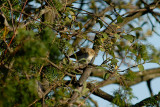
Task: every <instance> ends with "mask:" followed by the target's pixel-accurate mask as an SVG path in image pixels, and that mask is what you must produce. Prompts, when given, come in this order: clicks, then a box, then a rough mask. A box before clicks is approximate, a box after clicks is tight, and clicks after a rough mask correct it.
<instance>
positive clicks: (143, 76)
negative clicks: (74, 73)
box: [91, 68, 160, 86]
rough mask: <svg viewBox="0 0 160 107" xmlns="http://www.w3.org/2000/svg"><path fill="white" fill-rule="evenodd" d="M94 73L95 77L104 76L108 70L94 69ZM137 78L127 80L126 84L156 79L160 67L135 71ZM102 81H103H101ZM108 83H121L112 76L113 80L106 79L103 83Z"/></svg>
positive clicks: (159, 74) (159, 75)
mask: <svg viewBox="0 0 160 107" xmlns="http://www.w3.org/2000/svg"><path fill="white" fill-rule="evenodd" d="M92 70H93V71H92V75H91V76H94V77H99V78H103V77H104V74H105V73H106V72H107V71H106V70H105V69H104V70H103V69H92ZM134 74H135V78H134V81H126V84H127V85H128V86H132V85H135V84H137V83H140V82H142V81H147V80H150V79H154V78H156V77H160V68H155V69H148V70H145V71H144V72H134ZM126 75H127V74H124V75H121V76H126ZM100 83H101V82H100ZM108 84H120V81H119V80H117V79H116V78H115V79H114V78H112V79H111V80H108V81H106V83H105V84H104V85H103V86H105V85H108Z"/></svg>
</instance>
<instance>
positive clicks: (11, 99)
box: [0, 76, 37, 107]
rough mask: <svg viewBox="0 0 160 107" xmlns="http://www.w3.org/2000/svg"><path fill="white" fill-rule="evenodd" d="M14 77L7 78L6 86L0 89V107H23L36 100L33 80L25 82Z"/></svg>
mask: <svg viewBox="0 0 160 107" xmlns="http://www.w3.org/2000/svg"><path fill="white" fill-rule="evenodd" d="M15 77H16V76H15ZM15 77H12V78H11V77H10V78H7V80H6V81H5V83H6V84H5V85H3V86H1V87H0V93H1V95H0V102H1V103H0V106H1V107H13V106H21V107H25V106H26V105H29V104H30V103H31V102H33V101H34V99H35V98H37V90H36V87H35V80H34V79H31V80H28V81H26V79H23V78H18V76H17V77H16V78H15Z"/></svg>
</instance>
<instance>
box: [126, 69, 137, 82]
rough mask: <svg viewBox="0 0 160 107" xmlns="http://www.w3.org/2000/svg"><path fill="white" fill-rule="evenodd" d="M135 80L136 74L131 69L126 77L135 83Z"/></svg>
mask: <svg viewBox="0 0 160 107" xmlns="http://www.w3.org/2000/svg"><path fill="white" fill-rule="evenodd" d="M135 78H136V75H135V72H133V71H131V70H130V69H129V70H128V72H127V74H126V75H125V79H126V80H129V81H134V79H135Z"/></svg>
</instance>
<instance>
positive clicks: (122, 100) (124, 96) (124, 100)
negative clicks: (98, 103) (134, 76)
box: [113, 87, 136, 107]
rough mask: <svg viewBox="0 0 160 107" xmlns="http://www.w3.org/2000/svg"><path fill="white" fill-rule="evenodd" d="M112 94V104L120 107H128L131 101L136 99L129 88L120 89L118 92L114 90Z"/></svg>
mask: <svg viewBox="0 0 160 107" xmlns="http://www.w3.org/2000/svg"><path fill="white" fill-rule="evenodd" d="M113 93H114V96H115V97H114V99H113V102H114V103H115V104H117V105H119V106H120V107H125V106H130V105H131V100H132V99H133V98H136V97H135V96H134V95H133V93H132V89H131V88H129V87H122V88H120V89H118V90H115V91H114V92H113Z"/></svg>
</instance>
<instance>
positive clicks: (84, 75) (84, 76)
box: [68, 66, 92, 106]
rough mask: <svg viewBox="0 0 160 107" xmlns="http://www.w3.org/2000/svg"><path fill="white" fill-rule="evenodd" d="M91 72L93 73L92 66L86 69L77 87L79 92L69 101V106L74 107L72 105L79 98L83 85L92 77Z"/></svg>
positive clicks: (75, 92)
mask: <svg viewBox="0 0 160 107" xmlns="http://www.w3.org/2000/svg"><path fill="white" fill-rule="evenodd" d="M91 71H92V67H91V66H88V67H86V69H85V70H84V73H83V74H82V75H81V77H80V79H79V82H78V85H77V87H76V89H77V90H76V91H74V93H73V95H72V97H71V99H70V100H69V103H68V105H69V106H72V104H73V103H74V102H75V101H76V100H77V98H78V96H79V93H81V92H82V89H83V84H84V82H85V81H86V80H87V79H88V77H89V76H90V74H91Z"/></svg>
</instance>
